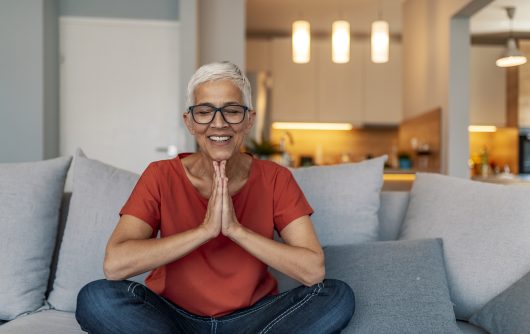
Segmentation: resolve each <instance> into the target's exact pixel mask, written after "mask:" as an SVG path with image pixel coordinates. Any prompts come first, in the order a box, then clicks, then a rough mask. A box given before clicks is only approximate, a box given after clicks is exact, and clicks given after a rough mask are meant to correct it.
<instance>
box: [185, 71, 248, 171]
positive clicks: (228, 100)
mask: <svg viewBox="0 0 530 334" xmlns="http://www.w3.org/2000/svg"><path fill="white" fill-rule="evenodd" d="M194 96H195V105H198V104H208V105H212V106H215V107H217V108H219V107H223V106H227V105H231V104H239V105H242V104H243V97H242V94H241V91H240V90H239V88H237V86H236V85H234V84H233V83H232V82H231V81H230V80H216V81H209V82H205V83H203V84H200V85H198V86H197V88H196V89H195V92H194ZM254 115H255V112H254V111H249V112H248V115H245V119H244V120H243V122H241V123H239V124H229V123H226V122H225V120H224V119H223V117H222V115H221V114H220V113H219V112H217V113H216V114H215V118H214V119H213V121H212V122H211V123H209V124H197V123H195V121H194V120H193V118H192V117H191V114H190V113H189V112H187V113H185V114H184V122H185V123H186V126H187V128H188V130H189V131H190V133H191V134H192V135H193V136H194V137H195V139H196V140H197V143H198V145H199V147H200V149H201V151H202V152H203V153H204V154H206V156H207V157H209V158H210V159H212V160H215V161H222V160H228V159H230V158H231V157H232V156H234V155H235V154H237V153H239V150H240V148H241V145H242V144H243V141H244V140H245V137H246V135H247V134H248V133H249V131H250V129H251V128H252V125H253V124H254Z"/></svg>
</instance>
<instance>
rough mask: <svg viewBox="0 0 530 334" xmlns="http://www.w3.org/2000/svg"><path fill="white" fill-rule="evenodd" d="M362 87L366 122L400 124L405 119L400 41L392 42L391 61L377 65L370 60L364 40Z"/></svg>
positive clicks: (370, 123) (367, 123)
mask: <svg viewBox="0 0 530 334" xmlns="http://www.w3.org/2000/svg"><path fill="white" fill-rule="evenodd" d="M363 46H364V50H363V53H362V54H363V56H364V57H363V64H364V67H363V68H364V70H365V71H366V72H365V75H364V76H363V81H364V84H363V89H364V92H363V93H364V98H365V105H364V108H363V122H364V124H365V125H398V124H399V123H401V121H402V119H403V103H402V101H403V100H402V98H403V83H402V70H401V69H402V65H401V64H402V63H401V44H398V43H391V44H390V54H389V61H388V62H387V63H383V64H375V63H372V61H371V60H370V44H369V43H364V45H363Z"/></svg>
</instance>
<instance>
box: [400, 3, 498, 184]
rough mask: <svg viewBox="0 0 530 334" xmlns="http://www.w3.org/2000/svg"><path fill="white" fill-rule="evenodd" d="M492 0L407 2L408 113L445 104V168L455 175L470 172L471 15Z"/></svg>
mask: <svg viewBox="0 0 530 334" xmlns="http://www.w3.org/2000/svg"><path fill="white" fill-rule="evenodd" d="M489 2H491V0H407V1H406V2H405V3H404V7H403V15H404V18H403V59H404V63H403V67H404V68H403V84H404V102H403V103H404V106H403V113H404V118H405V119H407V118H410V117H414V116H417V115H419V114H421V113H423V112H426V111H428V110H432V109H435V108H441V110H442V147H441V153H442V154H441V164H442V172H443V173H446V174H449V175H453V176H459V177H469V170H468V168H467V163H466V162H467V160H468V158H469V150H468V145H467V142H468V140H469V139H468V133H467V125H468V124H469V46H470V42H469V17H470V16H471V15H472V14H473V13H475V12H476V11H478V10H479V9H480V8H482V7H484V6H486V5H487V4H488V3H489ZM457 14H458V15H457ZM457 16H458V17H457Z"/></svg>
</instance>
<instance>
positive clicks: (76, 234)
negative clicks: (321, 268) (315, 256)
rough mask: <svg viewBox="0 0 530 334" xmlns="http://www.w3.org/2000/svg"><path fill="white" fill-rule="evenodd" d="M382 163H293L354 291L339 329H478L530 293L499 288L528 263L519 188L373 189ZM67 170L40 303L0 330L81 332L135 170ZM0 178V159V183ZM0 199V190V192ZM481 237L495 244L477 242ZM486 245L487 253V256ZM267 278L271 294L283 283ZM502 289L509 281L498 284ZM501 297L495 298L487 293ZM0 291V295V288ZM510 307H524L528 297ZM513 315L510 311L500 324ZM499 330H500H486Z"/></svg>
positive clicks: (335, 266) (441, 180) (83, 166)
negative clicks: (79, 308)
mask: <svg viewBox="0 0 530 334" xmlns="http://www.w3.org/2000/svg"><path fill="white" fill-rule="evenodd" d="M383 163H384V159H373V160H372V161H368V162H363V163H359V164H348V165H342V166H334V167H311V168H304V169H299V170H293V174H294V176H295V178H296V180H297V181H298V183H299V184H300V186H301V188H302V190H303V191H304V193H305V194H306V196H307V197H308V200H309V202H310V203H311V205H312V206H313V208H314V209H315V214H314V215H313V217H312V218H313V222H314V224H315V228H316V231H317V233H318V235H319V239H320V240H321V243H322V244H323V246H324V250H325V252H326V270H327V275H328V277H333V278H339V279H343V280H345V281H347V282H348V283H349V284H350V285H351V286H352V287H353V288H354V291H355V293H356V312H355V314H354V317H353V319H352V321H351V322H350V325H349V326H348V328H347V329H346V330H345V331H343V332H344V333H407V334H409V333H410V334H412V333H459V332H463V333H487V332H486V331H485V330H483V329H481V328H479V327H477V326H474V325H471V324H470V323H468V322H467V320H468V319H470V318H471V319H472V321H474V322H475V323H480V324H487V323H488V321H489V320H487V319H486V318H488V315H489V314H492V313H493V314H494V315H498V316H499V317H502V316H504V314H503V312H502V308H506V307H505V306H503V305H505V304H502V303H506V301H507V300H508V301H509V300H510V298H512V299H513V298H517V296H521V295H522V296H525V293H526V294H528V291H530V288H528V287H529V286H530V285H529V284H527V283H525V282H524V281H523V284H521V283H516V284H515V288H517V289H515V291H516V293H515V295H516V296H515V297H513V296H511V295H506V294H504V292H503V291H504V290H505V289H506V288H508V287H510V286H511V285H512V284H513V283H514V282H516V281H517V280H519V279H520V278H521V277H522V276H524V274H525V273H526V272H528V271H529V269H530V261H529V260H528V256H527V254H528V252H527V249H526V248H525V247H527V246H525V244H527V241H528V240H529V239H530V227H528V225H530V224H529V222H530V212H529V209H527V208H526V207H527V206H528V205H527V204H526V201H527V198H529V196H528V195H529V194H530V192H529V191H528V190H530V189H520V188H508V187H503V186H498V185H486V184H479V183H477V182H471V181H467V180H459V179H455V178H450V177H447V176H437V175H418V179H417V180H416V182H415V185H414V187H413V189H412V191H411V192H388V191H387V192H380V189H381V186H382V177H381V176H382V171H383ZM65 168H68V167H65ZM30 170H32V171H33V170H34V168H33V167H32V168H30ZM70 170H74V182H73V191H72V194H73V195H72V196H70V193H64V194H63V197H62V202H61V205H60V208H61V209H60V215H59V218H58V219H57V220H58V221H59V223H57V222H56V224H54V225H52V226H54V227H53V231H51V232H50V233H51V234H50V235H51V236H50V238H52V240H55V249H54V250H53V261H51V262H50V264H49V268H51V269H50V270H49V274H48V276H49V277H48V285H47V289H46V290H47V291H46V293H45V296H44V298H45V302H44V305H42V307H39V308H37V309H35V308H34V309H33V310H31V311H27V312H24V313H21V314H18V315H16V316H15V319H14V320H11V321H9V322H6V323H4V324H1V325H0V334H7V333H13V334H26V333H27V334H29V333H39V334H62V333H65V334H66V333H68V334H75V333H82V331H81V329H80V327H79V325H78V324H77V322H76V320H75V317H74V312H73V311H74V310H75V296H76V294H77V291H79V289H80V287H82V286H83V285H84V284H85V283H86V282H89V281H92V280H94V279H98V278H102V277H103V276H102V268H101V264H102V258H103V249H104V245H105V243H106V241H107V239H108V237H109V235H110V233H111V231H112V229H113V226H114V224H115V222H116V219H117V217H116V213H117V210H119V208H120V206H121V205H122V203H123V202H124V201H125V200H126V198H127V197H128V195H129V193H130V191H131V190H132V187H133V186H134V184H135V182H136V181H137V179H138V175H136V174H133V173H130V172H126V171H123V170H119V169H117V168H114V167H112V166H109V165H106V164H103V163H101V162H98V161H95V160H91V159H88V158H86V157H84V155H83V154H82V153H80V152H78V154H77V156H76V159H75V163H74V166H73V167H72V168H70ZM8 172H9V171H8ZM2 173H4V172H3V170H2V166H1V165H0V181H2ZM8 174H9V173H8ZM17 177H19V176H17ZM13 178H14V176H13V175H11V176H9V179H13ZM40 179H41V178H40ZM7 193H8V194H7V195H8V196H11V195H12V194H11V193H9V192H7ZM61 193H62V191H61ZM525 195H526V197H525ZM1 196H5V194H4V195H2V192H1V189H0V198H1ZM506 198H508V199H507V200H505V199H506ZM519 198H523V199H521V200H519ZM59 199H60V197H59ZM352 203H354V204H352ZM1 205H2V203H0V206H1ZM0 209H1V208H0ZM0 211H1V210H0ZM503 217H506V219H504V220H503V221H502V224H498V223H497V222H498V221H499V220H502V219H500V218H503ZM521 222H522V223H521ZM0 223H2V220H1V217H0ZM57 226H58V228H57ZM500 227H502V229H501V230H498V228H500ZM473 229H475V230H473ZM506 229H507V231H504V230H506ZM499 231H500V232H499ZM374 233H375V234H374ZM483 233H489V234H488V235H483ZM488 238H490V239H491V238H495V239H494V241H495V242H494V243H492V242H482V241H484V240H486V241H487V240H489V239H488ZM477 239H478V240H479V241H478V242H477ZM397 240H399V241H397ZM28 242H29V241H28ZM484 244H486V246H487V248H482V247H483V246H484ZM498 245H500V246H501V247H498V248H497V249H495V247H497V246H498ZM4 246H5V245H4ZM7 246H8V247H11V246H10V245H7ZM12 247H15V246H14V245H12ZM492 248H494V252H493V253H488V252H490V251H491V249H492ZM468 249H469V252H468V251H467V250H468ZM8 251H9V249H8ZM517 252H519V253H517ZM50 254H52V252H51V251H50ZM477 254H478V255H477ZM491 254H494V255H495V254H498V256H499V257H498V258H496V257H495V256H493V255H491ZM461 255H464V256H461ZM484 257H487V261H489V262H486V266H485V265H484V264H483V263H481V261H482V260H483V258H484ZM506 259H508V260H506ZM484 267H486V269H484ZM496 268H497V269H496ZM446 269H447V273H446ZM484 270H486V272H484ZM46 272H47V271H46ZM460 273H462V275H460ZM273 274H274V275H276V277H277V278H278V281H279V288H280V291H282V290H285V289H288V288H290V287H292V286H293V285H294V284H295V283H294V282H292V281H290V280H289V279H288V278H286V277H285V276H283V275H281V274H279V273H275V272H273ZM466 275H467V276H466ZM469 275H474V276H471V278H470V277H469ZM460 276H462V277H460ZM527 276H528V275H527ZM1 279H2V276H1V275H0V280H1ZM135 279H136V280H138V281H142V279H143V277H141V276H140V277H135ZM529 281H530V280H529ZM466 284H467V285H466ZM477 289H478V290H477ZM4 290H5V289H4ZM512 290H514V289H513V286H512V287H510V288H509V289H507V291H508V292H509V291H512ZM521 291H522V292H521ZM501 292H503V294H501V296H502V297H503V298H502V300H501V301H500V302H498V301H497V299H496V298H493V297H495V296H496V295H498V294H499V293H501ZM0 293H5V291H3V290H2V287H1V286H0ZM513 294H514V293H512V295H513ZM493 301H495V303H493V304H492V302H493ZM2 302H3V301H2V300H0V311H1V310H2ZM514 303H515V304H516V305H517V309H518V310H519V309H520V310H522V311H523V313H524V312H526V309H527V308H528V302H525V301H524V300H523V302H521V301H519V302H518V303H517V302H514ZM497 305H501V306H502V308H501V311H499V308H497V309H495V307H498V306H497ZM453 309H454V311H453ZM507 309H510V308H509V307H508V308H507ZM483 310H486V311H483ZM516 313H517V312H514V311H513V309H510V312H509V314H508V315H507V319H512V318H510V317H512V316H513V315H514V314H516ZM455 314H456V316H455ZM526 314H527V313H525V315H524V317H526ZM524 317H522V318H524ZM490 318H491V317H490ZM456 319H465V320H466V321H456ZM473 319H474V320H473ZM484 319H486V320H484ZM508 321H513V323H514V326H515V322H517V321H519V324H518V326H522V327H517V328H524V326H526V323H525V322H524V321H525V320H520V319H515V320H513V319H512V320H508ZM430 326H432V327H430ZM505 326H506V324H505ZM507 326H508V327H509V326H510V323H508V325H507ZM514 328H516V327H514ZM529 329H530V325H529V326H528V327H526V329H523V330H520V331H516V332H515V331H514V332H513V333H530V330H529ZM503 332H504V333H510V331H502V330H501V331H499V330H497V331H496V332H493V331H492V333H503Z"/></svg>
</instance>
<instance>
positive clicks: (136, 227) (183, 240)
mask: <svg viewBox="0 0 530 334" xmlns="http://www.w3.org/2000/svg"><path fill="white" fill-rule="evenodd" d="M221 209H222V183H221V182H220V177H219V173H218V172H217V173H216V174H215V178H214V183H213V188H212V194H211V196H210V200H209V202H208V208H207V210H206V216H205V218H204V222H203V223H202V225H200V226H198V227H196V228H193V229H190V230H188V231H185V232H182V233H178V234H174V235H171V236H168V237H164V238H160V239H154V238H151V235H152V234H153V229H152V228H151V226H150V225H149V224H147V223H146V222H144V221H143V220H141V219H139V218H136V217H134V216H130V215H123V216H122V217H121V218H120V221H119V222H118V225H117V226H116V228H115V230H114V232H113V233H112V235H111V237H110V239H109V242H108V244H107V249H106V252H105V261H104V263H103V271H104V273H105V277H106V278H107V279H109V280H122V279H127V278H129V277H132V276H135V275H138V274H141V273H144V272H146V271H149V270H152V269H154V268H157V267H160V266H163V265H165V264H167V263H170V262H173V261H175V260H177V259H179V258H181V257H183V256H185V255H187V254H189V253H190V252H192V251H193V250H195V249H196V248H198V247H199V246H201V245H202V244H204V243H206V242H208V241H209V240H211V239H213V238H215V237H217V236H218V235H219V233H220V232H221Z"/></svg>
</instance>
